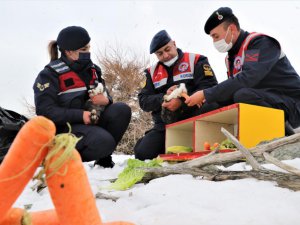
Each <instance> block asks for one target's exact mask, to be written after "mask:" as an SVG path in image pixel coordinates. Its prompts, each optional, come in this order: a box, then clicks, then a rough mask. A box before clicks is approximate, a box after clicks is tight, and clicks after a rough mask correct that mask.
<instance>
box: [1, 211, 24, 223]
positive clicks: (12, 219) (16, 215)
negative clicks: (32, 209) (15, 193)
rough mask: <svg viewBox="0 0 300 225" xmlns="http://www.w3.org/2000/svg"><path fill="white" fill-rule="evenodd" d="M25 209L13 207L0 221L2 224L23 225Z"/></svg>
mask: <svg viewBox="0 0 300 225" xmlns="http://www.w3.org/2000/svg"><path fill="white" fill-rule="evenodd" d="M23 215H24V209H20V208H12V209H10V210H9V211H8V212H7V213H6V215H5V217H4V218H3V219H2V220H1V221H0V225H21V221H22V217H23Z"/></svg>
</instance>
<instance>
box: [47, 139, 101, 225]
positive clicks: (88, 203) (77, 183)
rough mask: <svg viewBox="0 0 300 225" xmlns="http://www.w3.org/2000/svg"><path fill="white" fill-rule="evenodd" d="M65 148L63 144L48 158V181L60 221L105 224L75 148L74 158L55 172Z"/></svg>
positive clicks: (78, 224) (78, 223)
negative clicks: (55, 165) (56, 164)
mask: <svg viewBox="0 0 300 225" xmlns="http://www.w3.org/2000/svg"><path fill="white" fill-rule="evenodd" d="M57 144H59V143H57ZM64 151H65V148H64V147H62V148H61V149H60V151H59V152H58V153H57V154H55V155H53V157H51V158H49V159H47V160H46V161H45V167H46V181H47V184H48V187H49V192H50V194H51V198H52V201H53V204H54V205H55V209H56V212H57V216H58V218H59V221H60V222H61V223H63V224H64V225H100V224H102V222H101V218H100V214H99V211H98V209H97V206H96V201H95V198H94V195H93V193H92V190H91V187H90V185H89V182H88V178H87V175H86V173H85V170H84V167H83V164H82V161H81V158H80V155H79V153H78V152H77V151H76V150H75V149H74V150H73V151H72V152H71V153H72V154H71V156H72V159H70V160H67V161H65V162H64V164H63V165H62V167H60V168H59V169H58V170H56V171H55V167H54V166H52V165H53V163H56V161H57V160H58V159H59V157H61V155H63V154H64ZM49 154H50V152H49Z"/></svg>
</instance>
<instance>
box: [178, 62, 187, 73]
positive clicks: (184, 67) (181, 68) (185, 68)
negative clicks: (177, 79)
mask: <svg viewBox="0 0 300 225" xmlns="http://www.w3.org/2000/svg"><path fill="white" fill-rule="evenodd" d="M188 68H189V64H188V63H186V62H182V63H180V65H179V66H178V70H179V71H180V72H184V71H186V70H187V69H188Z"/></svg>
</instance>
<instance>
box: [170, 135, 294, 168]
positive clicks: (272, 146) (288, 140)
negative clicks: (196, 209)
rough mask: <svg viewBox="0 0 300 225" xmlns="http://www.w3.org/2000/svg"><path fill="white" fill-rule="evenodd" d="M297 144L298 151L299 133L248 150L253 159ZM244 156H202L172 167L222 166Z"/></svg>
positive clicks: (223, 154) (232, 153) (231, 153)
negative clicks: (264, 153)
mask: <svg viewBox="0 0 300 225" xmlns="http://www.w3.org/2000/svg"><path fill="white" fill-rule="evenodd" d="M296 142H298V143H299V149H300V133H298V134H294V135H292V136H289V137H283V138H280V139H276V140H274V141H271V142H269V143H266V144H262V145H257V146H256V147H254V148H250V149H249V151H251V153H252V155H253V156H254V157H258V156H262V153H263V152H271V151H273V150H276V149H277V148H279V147H282V146H284V145H288V144H292V143H296ZM244 158H245V156H244V155H243V154H242V153H241V152H239V151H236V152H229V153H222V154H215V155H213V156H209V157H208V156H204V157H199V158H196V159H193V160H191V161H187V162H183V163H179V164H175V165H173V166H174V167H175V168H178V167H199V168H200V167H203V166H206V165H211V164H214V165H223V164H226V163H231V162H236V161H240V160H243V159H244Z"/></svg>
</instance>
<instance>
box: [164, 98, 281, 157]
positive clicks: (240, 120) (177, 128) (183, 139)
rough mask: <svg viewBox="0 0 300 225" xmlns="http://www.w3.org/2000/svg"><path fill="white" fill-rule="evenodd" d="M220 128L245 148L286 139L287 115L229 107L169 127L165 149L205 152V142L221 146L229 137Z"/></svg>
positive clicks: (264, 109)
mask: <svg viewBox="0 0 300 225" xmlns="http://www.w3.org/2000/svg"><path fill="white" fill-rule="evenodd" d="M221 127H224V128H225V129H227V130H228V131H229V132H230V133H231V134H233V135H234V136H235V137H237V138H238V140H239V141H240V142H241V143H242V144H243V145H244V146H245V147H246V148H251V147H254V146H256V145H257V144H258V143H260V142H261V141H266V140H272V139H274V138H279V137H283V136H284V112H283V111H282V110H278V109H273V108H267V107H262V106H256V105H249V104H244V103H238V104H233V105H230V106H226V107H223V108H220V109H217V110H214V111H211V112H208V113H205V114H202V115H199V116H196V117H192V118H189V119H186V120H182V121H179V122H176V123H173V124H169V125H167V126H166V149H167V148H168V147H170V146H174V145H183V146H188V147H192V148H193V151H194V152H199V151H202V150H204V147H203V145H204V142H206V141H208V142H209V143H210V144H211V145H213V144H214V143H215V142H218V143H221V142H222V141H223V140H225V139H226V137H225V136H224V135H223V133H222V132H221Z"/></svg>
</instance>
